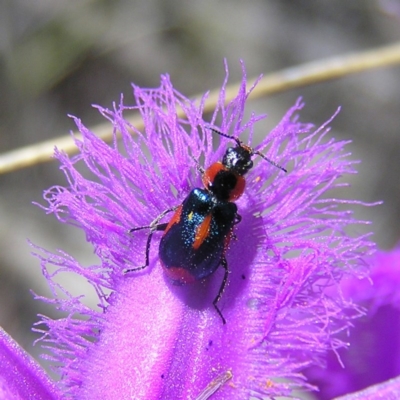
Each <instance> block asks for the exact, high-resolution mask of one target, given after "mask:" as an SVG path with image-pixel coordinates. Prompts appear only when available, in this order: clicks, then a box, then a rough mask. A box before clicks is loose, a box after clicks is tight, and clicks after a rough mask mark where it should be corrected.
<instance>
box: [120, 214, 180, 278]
mask: <svg viewBox="0 0 400 400" xmlns="http://www.w3.org/2000/svg"><path fill="white" fill-rule="evenodd" d="M177 208H178V207H177V206H175V207H170V208H168V209H166V210H165V211H163V212H162V213H161V214H160V215H159V216H158V217H157V218H156V219H155V220H154V221H153V222H152V223H151V224H150V225H149V226H139V227H137V228H132V229H130V230H129V233H131V232H135V231H139V230H141V229H150V233H149V236H148V237H147V242H146V258H145V263H144V265H142V266H141V267H137V268H129V269H125V270H124V274H127V273H129V272H136V271H140V270H142V269H145V268H147V267H148V266H149V263H150V261H149V257H150V245H151V238H152V237H153V233H154V232H155V231H164V230H165V228H166V227H167V226H168V223H162V224H159V222H160V220H161V219H163V218H164V217H165V215H167V214H168V213H169V212H171V211H174V210H176V209H177Z"/></svg>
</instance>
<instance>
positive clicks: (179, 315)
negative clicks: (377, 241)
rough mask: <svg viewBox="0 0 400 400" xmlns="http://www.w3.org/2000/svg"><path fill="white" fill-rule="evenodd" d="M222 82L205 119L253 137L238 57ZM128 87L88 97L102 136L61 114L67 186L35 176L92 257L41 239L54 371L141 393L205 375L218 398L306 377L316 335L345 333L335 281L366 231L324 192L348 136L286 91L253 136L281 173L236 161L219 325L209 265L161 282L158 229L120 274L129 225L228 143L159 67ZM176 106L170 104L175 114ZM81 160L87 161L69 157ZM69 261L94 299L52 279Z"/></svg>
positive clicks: (184, 188)
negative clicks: (332, 130)
mask: <svg viewBox="0 0 400 400" xmlns="http://www.w3.org/2000/svg"><path fill="white" fill-rule="evenodd" d="M225 85H226V82H225V84H224V86H223V88H222V90H221V95H220V99H219V102H218V106H217V109H216V111H215V113H214V115H213V117H212V119H211V124H212V126H214V124H216V121H217V120H218V121H219V120H220V122H219V123H218V129H220V130H221V131H223V132H226V133H230V134H232V135H233V136H235V137H237V136H239V135H241V134H242V133H243V132H249V134H250V138H251V137H252V135H253V128H254V124H255V123H256V122H258V121H259V120H260V119H261V117H259V116H255V115H251V116H250V117H249V118H248V119H247V120H245V119H244V107H245V103H246V100H247V97H248V95H249V92H248V91H247V89H246V76H245V73H244V74H243V80H242V84H241V86H240V89H239V93H238V96H237V98H236V99H234V100H233V101H232V102H231V103H230V104H228V105H227V106H225V99H224V93H225ZM134 96H135V100H136V105H135V106H133V107H129V106H126V105H125V104H124V103H123V102H122V101H121V104H119V105H118V106H117V105H115V106H114V109H112V110H108V109H104V108H101V107H99V111H100V112H101V113H102V115H104V116H105V117H106V118H107V119H108V120H109V121H110V122H111V124H112V127H113V129H114V134H115V140H114V142H113V144H112V145H111V146H109V145H107V144H105V143H104V142H102V141H101V140H100V139H99V138H97V137H96V136H95V135H94V134H93V133H92V132H91V131H90V130H89V129H87V128H86V127H85V126H84V125H83V124H82V122H81V121H80V120H79V119H75V122H76V124H77V126H78V128H79V130H80V132H81V133H82V135H83V140H82V142H80V141H77V145H78V147H79V149H80V154H79V155H77V156H75V157H73V158H69V157H67V156H66V155H65V154H63V153H60V152H57V154H56V156H57V157H58V159H59V160H60V162H61V165H62V167H61V168H62V169H63V170H64V172H65V174H66V176H67V179H68V183H69V187H66V188H64V187H53V188H51V189H49V190H48V191H46V192H45V198H46V200H47V201H48V203H49V204H48V206H47V208H46V211H47V212H49V213H54V214H55V215H56V217H57V218H58V219H59V220H60V221H62V222H67V223H70V224H73V225H75V226H78V227H79V228H81V229H83V230H84V232H85V234H86V237H87V240H88V242H90V243H91V244H92V245H93V248H94V252H95V254H96V255H97V256H98V257H99V259H100V261H99V265H94V266H90V267H84V266H82V265H81V264H80V263H79V262H78V261H76V260H75V259H74V258H73V257H71V256H70V255H67V254H65V253H63V252H62V251H59V252H58V253H56V254H51V253H48V252H45V251H39V253H40V254H39V255H38V257H39V258H40V260H41V264H42V268H43V273H44V275H45V276H46V277H47V278H48V279H49V282H50V286H51V288H52V290H53V293H54V296H55V298H54V299H53V300H47V301H49V302H52V303H54V304H55V305H56V307H58V308H60V309H61V310H63V311H66V312H68V316H67V317H66V318H63V319H60V320H57V321H52V320H49V319H47V318H45V317H43V320H42V322H43V323H44V324H45V328H43V329H42V328H39V325H38V327H37V328H36V329H37V330H38V331H41V332H42V333H43V339H42V342H43V344H44V346H45V347H49V348H50V350H51V351H52V353H53V357H54V361H55V362H57V363H58V364H59V365H61V373H62V376H63V378H62V380H61V385H63V386H64V387H65V388H66V390H67V392H68V393H70V394H71V395H73V396H75V397H79V398H88V399H89V398H101V397H107V398H111V399H120V398H130V397H132V396H133V397H136V398H145V399H149V400H150V399H160V398H162V399H164V398H165V399H169V398H171V399H177V398H196V397H197V396H199V395H200V394H201V393H207V391H211V392H212V391H214V390H217V391H218V398H219V399H232V398H246V397H248V396H249V394H251V395H253V396H254V397H255V398H262V397H263V396H265V395H270V396H277V395H290V394H291V393H292V390H293V389H294V388H302V389H305V390H309V389H313V388H314V387H313V386H312V385H310V384H309V383H308V382H307V381H306V379H305V377H304V376H303V374H302V371H303V370H304V368H305V367H307V366H309V365H313V364H314V365H315V364H317V365H319V364H320V363H321V362H322V361H321V360H322V357H323V355H324V354H325V353H326V351H327V350H328V349H333V350H334V351H337V350H338V349H340V348H342V347H345V346H346V343H345V342H344V341H343V340H341V339H340V338H338V334H339V333H340V332H342V331H347V330H348V328H349V327H350V326H351V322H352V319H353V318H355V317H357V316H359V315H360V314H361V313H360V311H359V309H358V308H357V307H355V306H354V304H353V303H352V302H351V301H348V300H346V299H345V298H344V297H343V296H342V295H341V289H340V286H339V282H340V281H341V280H342V278H343V277H346V276H349V275H354V274H356V275H357V276H365V274H366V268H365V263H364V261H363V258H362V257H363V256H366V255H368V254H370V253H371V251H372V250H373V247H374V245H373V243H371V242H370V241H369V240H368V236H369V235H368V234H366V235H359V236H357V235H354V236H349V235H348V234H347V233H346V232H347V231H348V230H349V227H351V225H360V224H366V222H365V221H358V220H356V219H355V218H353V216H352V213H351V211H349V210H348V208H349V207H351V206H352V205H354V204H362V203H359V202H357V201H347V200H337V199H335V198H332V197H331V196H330V195H329V191H330V190H331V189H333V188H335V187H339V186H343V183H337V181H336V180H337V179H338V178H341V177H342V176H343V175H345V174H352V173H355V171H354V169H353V164H354V162H353V161H350V160H348V159H347V156H348V153H346V152H345V150H344V147H345V145H346V142H337V141H335V140H334V139H327V138H325V136H326V134H327V132H328V130H329V128H328V127H327V124H324V125H323V126H322V127H320V128H317V129H315V128H314V127H313V126H312V125H310V124H303V123H300V122H299V121H298V117H297V113H298V112H299V111H300V110H301V108H302V106H303V105H302V103H301V102H297V103H296V105H295V106H294V107H292V109H290V110H289V111H288V113H287V114H286V115H285V117H284V118H283V120H282V121H281V123H280V124H279V125H278V126H277V127H276V128H275V129H274V130H273V131H272V132H271V133H270V134H269V135H267V136H266V138H265V139H264V140H263V141H262V142H261V143H260V144H259V145H258V146H257V150H259V151H262V152H263V153H264V154H265V155H266V156H267V157H268V158H270V159H273V160H274V161H276V162H278V163H279V164H281V165H283V166H285V167H287V168H288V169H289V171H290V173H288V174H284V173H283V172H282V171H280V170H279V169H277V168H276V167H274V166H272V165H271V164H269V163H268V162H267V161H265V160H262V159H261V160H259V162H256V165H255V167H254V168H253V169H252V170H251V171H250V172H249V174H248V175H247V176H246V181H247V186H246V192H245V194H244V195H243V197H242V198H241V199H239V201H238V202H237V205H238V208H239V212H240V215H241V216H242V221H241V223H240V224H238V225H237V229H236V230H235V235H236V238H237V240H232V243H231V244H230V248H229V249H228V251H227V254H226V257H227V260H228V264H229V270H230V274H229V284H228V286H227V288H226V290H225V292H224V293H223V297H222V299H221V301H220V303H219V307H220V309H221V310H222V312H223V314H224V317H225V318H226V320H227V324H226V325H223V324H222V322H221V319H220V317H219V316H218V314H217V313H216V311H215V309H214V308H213V306H212V302H213V299H214V298H215V296H216V294H217V293H218V289H219V287H220V284H221V279H222V274H223V271H221V270H218V271H217V272H216V273H215V274H213V276H212V277H211V278H210V279H207V280H205V281H201V282H197V283H195V284H193V285H186V286H175V285H173V284H171V282H169V281H168V279H167V278H166V277H165V276H164V275H163V273H162V270H161V267H160V264H159V261H158V257H157V244H158V242H159V239H160V237H161V233H156V234H155V235H154V238H153V245H152V247H151V251H150V265H149V267H148V268H146V269H144V270H142V271H138V272H132V273H129V274H124V270H126V269H130V268H137V267H139V266H141V265H143V263H144V254H145V247H146V240H147V236H148V231H146V230H141V231H136V232H133V233H132V234H130V233H129V230H130V229H131V228H135V227H140V226H146V225H149V223H150V222H151V221H153V220H154V219H155V218H156V217H157V216H158V215H160V213H162V212H163V211H164V210H166V209H168V208H169V207H171V206H176V205H179V204H180V203H182V201H183V200H184V199H185V197H186V196H187V195H188V193H189V192H190V190H191V189H192V188H194V187H199V186H201V179H200V176H199V175H200V174H199V173H198V171H197V165H196V162H195V161H194V159H195V160H200V161H201V164H202V165H203V160H204V165H205V166H209V165H210V164H211V163H213V162H215V161H217V160H220V159H221V157H222V154H223V153H224V151H225V149H226V147H227V146H228V145H231V143H229V141H228V140H227V139H225V138H222V139H221V140H220V142H219V145H218V146H217V148H216V149H213V146H212V137H211V132H210V129H208V128H207V125H208V124H207V123H206V122H205V121H203V119H202V103H200V105H195V104H194V103H192V102H190V101H189V100H188V99H186V98H185V97H184V96H182V95H181V94H180V93H179V92H177V91H176V90H175V89H174V88H173V87H172V85H171V83H170V81H169V78H168V77H167V76H164V77H162V80H161V86H160V88H158V89H141V88H138V87H136V86H134ZM177 106H178V107H180V108H181V109H183V110H184V112H185V117H184V118H178V116H177V115H176V111H175V110H176V107H177ZM131 109H135V110H137V111H139V112H140V113H141V114H142V117H143V120H144V123H145V132H140V131H138V130H137V129H136V128H135V127H133V126H131V125H130V124H129V123H128V122H127V121H126V120H125V119H124V117H123V114H124V113H125V112H126V111H128V110H131ZM328 122H330V121H328ZM132 132H133V133H135V137H132V135H131V134H132ZM117 136H120V137H121V141H118V140H117ZM193 158H194V159H193ZM82 162H83V163H84V164H86V166H87V168H88V169H89V173H85V174H83V173H82V172H81V168H80V166H79V168H78V165H79V164H82ZM162 221H163V222H165V221H168V217H167V218H165V219H164V220H162ZM48 265H50V266H54V265H55V266H56V267H57V268H56V270H55V271H54V268H52V267H51V268H49V266H48ZM50 271H53V272H50ZM71 271H72V272H75V273H78V274H79V275H81V276H83V277H85V278H86V279H87V280H88V281H89V282H90V283H91V284H92V285H93V287H94V289H95V291H96V292H97V293H98V294H99V301H100V304H99V310H91V309H90V308H88V307H87V306H85V305H84V303H83V302H82V299H81V297H80V296H72V295H71V294H69V293H68V292H66V291H65V290H64V289H63V288H62V286H60V285H59V284H58V283H56V281H55V280H54V278H55V277H57V276H58V275H59V274H61V273H63V272H71ZM328 289H329V290H328ZM110 291H111V292H112V293H111V295H109V294H108V293H109V292H110ZM59 292H61V293H62V295H63V296H62V297H58V296H57V294H58V293H59ZM78 315H80V316H81V318H77V316H78ZM46 327H47V328H46ZM47 329H48V330H49V331H47ZM228 378H229V379H228Z"/></svg>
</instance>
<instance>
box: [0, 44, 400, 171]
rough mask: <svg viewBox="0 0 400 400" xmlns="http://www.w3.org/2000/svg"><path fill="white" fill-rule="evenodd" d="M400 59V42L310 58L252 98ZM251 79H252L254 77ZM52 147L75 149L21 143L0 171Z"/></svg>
mask: <svg viewBox="0 0 400 400" xmlns="http://www.w3.org/2000/svg"><path fill="white" fill-rule="evenodd" d="M399 63H400V42H398V43H395V44H392V45H388V46H384V47H379V48H376V49H373V50H368V51H363V52H356V53H351V54H347V55H341V56H337V57H332V58H329V59H325V60H322V61H315V62H310V63H306V64H302V65H299V66H296V67H291V68H287V69H283V70H281V71H279V72H275V73H272V74H268V75H266V76H264V77H263V78H262V79H261V81H260V82H259V84H258V85H257V86H256V88H255V89H254V90H253V92H252V95H251V98H253V99H254V98H256V97H261V96H265V95H267V94H273V93H277V92H282V91H285V90H288V89H291V88H294V87H301V86H305V85H309V84H312V83H317V82H322V81H327V80H331V79H335V78H339V77H342V76H345V75H350V74H353V73H356V72H360V71H365V70H368V69H372V68H379V67H385V66H390V65H395V64H399ZM251 81H254V79H253V80H251ZM238 88H239V84H234V85H230V86H229V87H228V88H227V90H226V101H227V102H229V101H231V100H232V99H233V98H234V97H235V96H236V94H237V91H238ZM218 94H219V90H214V91H212V92H210V95H209V96H208V99H207V101H206V103H205V108H204V111H205V112H210V111H212V110H213V109H214V108H215V105H216V103H217V101H218ZM200 97H201V96H200V95H198V96H195V100H197V99H200ZM177 112H178V114H179V115H180V116H181V117H183V115H182V110H177ZM127 119H128V120H129V122H130V123H132V124H133V125H134V126H136V127H137V128H138V129H142V128H143V121H142V119H141V118H140V116H139V115H135V114H133V115H132V116H131V117H128V118H127ZM92 131H93V132H95V133H96V134H97V135H98V136H99V137H100V138H102V139H103V140H105V141H110V140H111V139H112V130H111V128H110V125H109V124H100V125H97V126H94V127H93V128H92ZM75 135H76V137H77V138H79V137H80V135H79V134H78V133H76V134H75ZM54 147H57V148H58V149H62V150H63V151H65V152H66V153H68V154H73V153H75V152H76V151H77V148H76V146H75V144H74V141H73V139H72V137H71V136H70V135H68V136H62V137H59V138H55V139H51V140H47V141H45V142H41V143H37V144H34V145H30V146H26V147H22V148H19V149H16V150H13V151H9V152H7V153H4V154H2V155H0V174H4V173H7V172H11V171H16V170H18V169H21V168H25V167H29V166H32V165H35V164H38V163H42V162H47V161H50V160H51V159H52V155H53V153H54Z"/></svg>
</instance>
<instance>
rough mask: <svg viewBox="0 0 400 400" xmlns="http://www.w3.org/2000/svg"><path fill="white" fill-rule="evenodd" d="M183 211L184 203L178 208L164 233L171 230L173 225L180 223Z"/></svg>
mask: <svg viewBox="0 0 400 400" xmlns="http://www.w3.org/2000/svg"><path fill="white" fill-rule="evenodd" d="M181 213H182V204H181V205H180V206H179V207H178V208H177V209H176V211H175V214H174V215H173V217H172V218H171V220H170V221H169V223H168V225H167V227H166V228H165V231H164V235H165V234H166V233H167V232H168V231H169V230H170V228H171V226H172V225H174V224H177V223H179V221H180V220H181Z"/></svg>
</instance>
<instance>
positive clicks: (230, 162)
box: [125, 128, 287, 324]
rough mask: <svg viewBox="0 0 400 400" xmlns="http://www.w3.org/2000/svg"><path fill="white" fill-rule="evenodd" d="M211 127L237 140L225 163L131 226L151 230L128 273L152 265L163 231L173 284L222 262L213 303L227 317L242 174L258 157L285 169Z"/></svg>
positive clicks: (163, 253) (163, 256)
mask: <svg viewBox="0 0 400 400" xmlns="http://www.w3.org/2000/svg"><path fill="white" fill-rule="evenodd" d="M211 130H212V131H213V132H215V133H217V134H218V135H220V136H223V137H226V138H229V139H231V140H233V141H235V142H236V146H235V147H229V148H227V150H226V152H225V154H224V156H223V158H222V160H221V161H218V162H215V163H213V164H212V165H211V166H210V167H208V168H207V169H206V170H202V169H200V170H201V172H202V173H203V175H202V182H203V185H204V188H195V189H193V190H192V191H191V192H190V193H189V195H188V196H187V197H186V198H185V200H184V201H183V202H182V204H181V205H179V206H177V207H172V208H169V209H167V210H165V211H164V212H163V213H161V214H160V215H159V216H158V217H157V218H156V219H155V220H154V221H153V222H152V223H151V224H150V225H149V226H145V227H138V228H133V229H131V230H130V231H129V232H134V231H137V230H139V229H145V228H148V229H150V233H149V236H148V238H147V243H146V259H145V264H144V265H143V266H142V267H138V268H133V269H128V270H126V271H125V273H128V272H133V271H139V270H142V269H144V268H146V267H148V265H149V252H150V245H151V240H152V236H153V234H154V232H155V231H163V232H164V233H163V235H162V237H161V240H160V244H159V251H158V254H159V257H160V262H161V265H162V267H163V269H164V271H165V273H166V275H167V276H168V277H169V278H170V279H171V280H172V281H174V282H175V283H178V284H187V283H193V282H196V281H199V280H203V279H205V278H207V277H208V276H210V275H212V274H213V273H214V272H215V271H216V270H217V269H218V267H219V266H221V267H222V268H223V269H224V276H223V279H222V282H221V285H220V288H219V291H218V294H217V296H216V297H215V299H214V300H213V306H214V308H215V310H216V311H217V313H218V315H219V316H220V317H221V320H222V323H223V324H226V320H225V318H224V316H223V315H222V312H221V310H220V309H219V307H218V302H219V301H220V299H221V297H222V294H223V292H224V289H225V287H226V284H227V281H228V274H229V269H228V263H227V260H226V257H225V253H226V250H227V248H228V245H229V242H230V241H231V239H232V237H233V236H234V234H233V230H234V226H235V225H236V224H238V223H239V222H240V221H241V216H240V215H239V214H238V209H237V206H236V204H235V201H236V200H237V199H238V198H239V197H240V196H241V195H242V194H243V192H244V190H245V186H246V180H245V178H244V175H245V174H246V173H247V172H248V171H249V170H250V169H251V168H252V167H253V161H252V157H253V156H254V155H259V156H261V157H262V158H264V159H265V160H267V161H268V162H269V163H271V164H272V165H274V166H275V167H277V168H279V169H281V170H282V171H284V172H287V171H286V169H285V168H283V167H281V166H280V165H278V164H276V163H275V162H274V161H272V160H270V159H269V158H267V157H265V156H264V155H263V154H262V153H260V152H258V151H255V150H254V149H253V148H251V147H249V146H247V145H245V144H244V143H243V142H242V141H241V140H239V139H238V138H236V137H234V136H230V135H227V134H225V133H222V132H219V131H217V130H215V129H213V128H211ZM171 211H175V212H174V214H173V216H172V218H171V219H170V220H169V222H168V223H160V221H161V220H162V219H163V218H164V216H165V215H166V214H167V213H169V212H171Z"/></svg>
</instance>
